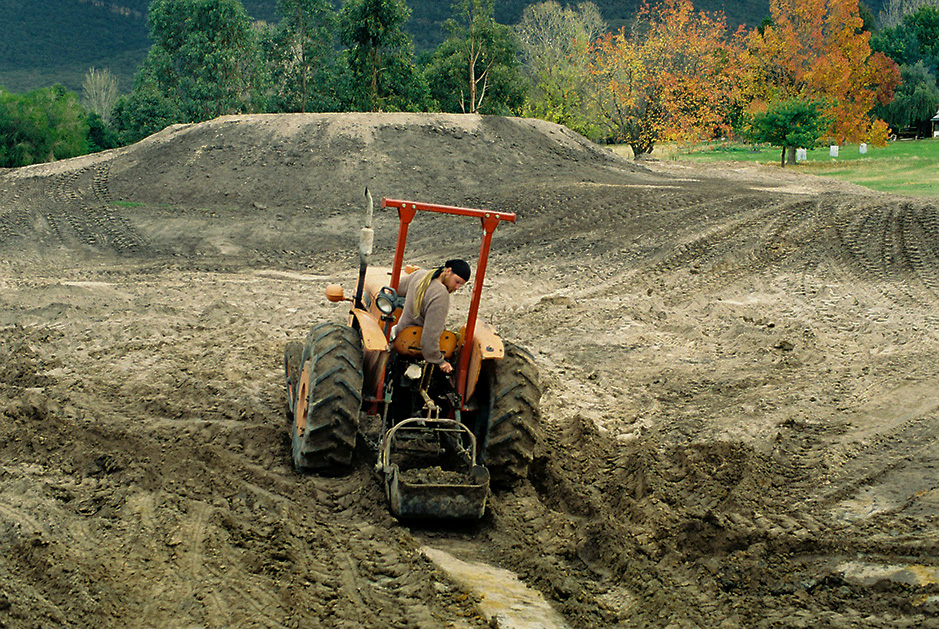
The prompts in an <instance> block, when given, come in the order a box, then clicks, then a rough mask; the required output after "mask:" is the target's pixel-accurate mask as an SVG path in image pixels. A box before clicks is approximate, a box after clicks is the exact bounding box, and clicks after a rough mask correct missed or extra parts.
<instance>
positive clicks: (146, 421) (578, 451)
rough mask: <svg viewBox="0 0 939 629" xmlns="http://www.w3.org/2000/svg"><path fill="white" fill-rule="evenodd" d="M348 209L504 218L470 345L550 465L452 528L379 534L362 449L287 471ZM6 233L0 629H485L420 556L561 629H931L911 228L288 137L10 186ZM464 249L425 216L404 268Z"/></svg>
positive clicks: (573, 146)
mask: <svg viewBox="0 0 939 629" xmlns="http://www.w3.org/2000/svg"><path fill="white" fill-rule="evenodd" d="M366 186H368V187H369V188H370V190H371V192H372V194H373V195H374V196H375V198H376V199H379V198H381V197H382V196H385V197H390V198H399V199H414V200H419V201H429V202H435V203H444V204H450V205H465V206H471V207H483V208H488V209H494V210H504V211H512V212H516V213H517V215H518V220H517V222H516V223H515V224H503V225H501V226H500V227H499V228H498V229H497V230H496V233H495V236H494V239H493V253H492V257H491V259H490V263H489V272H488V273H487V281H486V286H485V294H484V295H483V297H482V308H481V316H482V317H484V318H485V319H486V320H487V321H489V322H490V323H492V324H493V325H494V326H495V327H496V328H497V329H498V330H499V331H500V333H501V335H502V336H503V337H504V338H506V339H508V340H511V341H512V342H515V343H517V344H519V345H522V346H524V347H526V348H528V349H529V350H530V351H531V352H532V353H533V354H534V356H535V358H536V361H537V363H538V366H539V369H540V374H541V382H542V386H543V389H544V395H543V399H542V411H543V417H542V434H541V441H540V443H539V445H538V450H537V455H536V458H535V461H534V464H533V466H532V470H531V475H530V476H531V478H530V481H529V482H526V483H523V484H522V485H521V486H519V487H517V488H516V489H514V490H512V491H501V492H497V493H495V494H494V495H493V496H492V497H491V500H490V506H489V509H488V512H487V514H486V516H485V517H484V519H483V520H482V521H481V522H479V523H477V524H473V525H463V526H429V525H424V526H418V525H414V524H408V525H404V524H401V523H399V522H397V521H396V520H395V519H394V518H393V517H391V515H389V513H388V510H387V507H386V505H385V501H384V496H383V494H382V490H381V485H380V483H379V481H378V479H377V478H376V477H375V476H374V475H373V473H372V471H371V464H370V462H369V458H370V454H369V452H368V448H367V447H364V448H363V449H362V452H361V453H360V454H359V456H358V465H357V467H356V470H355V471H354V472H353V473H352V474H349V475H347V476H342V477H338V478H337V477H318V476H309V475H299V474H297V473H296V472H294V470H293V469H292V466H291V462H290V454H289V440H288V436H287V429H286V423H285V422H286V420H285V399H284V397H285V396H284V385H283V370H282V361H283V350H284V345H285V343H286V342H287V341H290V340H302V339H303V337H304V336H305V334H306V332H307V330H308V329H309V328H310V327H311V326H312V325H314V324H317V323H320V322H323V321H343V320H344V315H345V311H344V308H343V307H342V306H337V305H333V304H329V303H328V302H327V301H326V300H325V299H324V297H323V288H324V287H325V284H326V283H327V282H331V281H338V282H340V283H342V284H344V285H345V287H346V289H347V290H351V289H352V288H353V282H354V278H355V273H356V271H357V264H358V263H357V257H356V246H357V240H358V230H359V228H360V226H361V225H362V223H363V221H364V216H365V213H364V208H365V198H364V190H365V187H366ZM0 216H2V221H0V626H2V627H63V626H64V627H89V626H95V627H126V626H132V627H134V626H168V627H196V626H198V627H350V628H351V627H378V628H381V627H427V628H432V627H481V626H488V622H487V620H486V619H485V618H483V617H482V616H481V615H480V613H479V611H478V608H477V606H476V598H475V597H474V595H473V594H472V593H469V592H467V591H464V590H463V589H461V588H460V587H459V586H457V585H455V584H454V583H452V582H451V581H450V580H449V579H448V578H447V576H446V575H445V574H444V573H443V572H441V571H440V570H439V569H438V568H437V567H436V566H435V565H434V564H433V563H432V562H431V561H430V560H429V559H427V557H426V556H425V555H424V554H423V553H422V552H421V548H422V547H424V546H430V547H432V548H439V549H443V550H447V551H449V552H451V553H453V554H455V555H457V556H458V557H459V558H461V559H465V560H470V561H479V562H484V563H487V564H491V565H493V566H499V567H502V568H506V569H508V570H511V571H513V572H514V573H516V574H517V575H519V577H520V578H521V579H522V580H523V581H524V582H525V583H527V584H528V585H529V586H531V587H532V588H535V589H537V590H539V591H540V592H541V593H543V594H544V596H545V597H546V598H547V599H548V600H549V601H550V602H551V604H552V605H553V606H554V607H555V608H556V609H557V611H558V612H559V613H560V614H562V615H563V617H564V618H565V621H566V622H567V623H568V625H569V626H570V627H574V628H579V627H650V626H651V627H862V626H863V627H924V626H925V627H928V626H932V627H935V626H939V615H937V614H939V585H937V575H939V558H937V555H939V526H937V524H939V519H937V515H939V468H937V461H939V439H937V438H936V437H937V434H939V423H937V421H939V311H937V305H939V209H937V204H936V202H935V201H931V200H926V201H924V200H913V199H909V198H903V197H896V196H887V195H883V194H878V193H873V192H870V191H867V190H864V189H861V188H856V187H851V186H847V185H845V184H841V183H835V182H832V181H826V180H822V179H817V178H813V177H809V176H806V175H800V174H798V173H795V172H790V171H789V170H781V169H778V168H769V167H739V166H732V165H724V166H714V165H708V166H686V165H680V164H675V163H667V162H647V163H642V164H636V163H633V162H628V161H625V160H623V159H621V158H618V157H616V156H615V155H613V154H612V153H610V152H609V151H607V150H605V149H602V148H600V147H596V146H594V145H592V144H590V143H588V142H586V141H585V140H583V139H582V138H580V137H579V136H576V135H575V134H573V133H571V132H569V131H568V130H566V129H564V128H562V127H558V126H555V125H551V124H546V123H542V122H538V121H531V120H520V119H506V118H478V117H470V116H443V115H439V116H418V115H396V114H385V115H290V116H251V117H231V118H222V119H219V120H215V121H212V122H209V123H205V124H200V125H191V126H181V127H174V128H170V129H167V130H165V131H163V132H161V133H159V134H157V135H155V136H153V137H151V138H149V139H147V140H145V141H143V142H141V143H139V144H137V145H134V146H131V147H127V148H124V149H120V150H116V151H111V152H107V153H103V154H98V155H94V156H86V157H83V158H78V159H74V160H67V161H62V162H57V163H52V164H45V165H37V166H33V167H28V168H22V169H16V170H7V171H0ZM396 226H397V217H396V215H394V214H392V213H390V212H389V211H388V210H385V211H382V210H380V209H377V210H376V218H375V228H376V232H377V235H376V244H375V255H374V262H375V263H377V264H384V265H387V264H389V263H390V259H391V254H392V250H393V247H394V240H395V230H396ZM481 233H482V232H481V229H480V226H479V223H478V221H474V220H470V219H459V218H453V217H418V219H416V220H415V222H414V223H413V224H412V226H411V234H410V239H409V243H408V259H409V261H411V262H415V263H418V264H421V265H424V266H429V265H436V264H438V263H439V262H441V261H443V260H445V259H446V258H448V257H454V256H461V257H466V258H468V259H474V258H475V257H476V255H477V253H478V250H479V242H480V235H481ZM468 293H469V291H468V290H464V291H461V292H460V293H457V295H456V296H455V299H454V305H453V307H452V308H451V316H452V317H453V318H454V320H455V321H458V315H459V314H461V313H464V314H465V312H466V307H467V304H468V303H469V295H468Z"/></svg>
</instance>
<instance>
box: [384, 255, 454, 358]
mask: <svg viewBox="0 0 939 629" xmlns="http://www.w3.org/2000/svg"><path fill="white" fill-rule="evenodd" d="M470 272H471V271H470V265H469V264H468V263H467V262H466V261H465V260H459V259H454V260H447V262H446V263H444V265H443V266H442V267H439V268H437V269H436V270H433V271H432V270H418V271H414V272H413V273H411V274H410V275H407V276H405V277H403V278H402V279H401V284H400V285H399V286H398V294H399V295H403V296H404V307H403V308H402V311H401V318H400V320H399V321H398V325H396V326H395V328H394V330H393V331H392V335H393V336H394V335H396V334H397V332H398V331H399V330H404V329H405V328H408V327H410V326H418V327H422V328H423V333H422V335H421V354H422V355H423V357H424V360H425V361H427V362H428V363H430V364H433V365H436V366H437V367H438V368H439V369H440V371H442V372H443V373H445V374H448V373H450V372H451V371H453V365H451V364H450V363H449V362H447V360H446V358H444V355H443V352H442V351H441V350H440V343H439V339H440V335H441V334H443V331H444V326H445V325H446V322H447V313H448V312H449V310H450V294H451V293H455V292H456V291H458V290H459V289H460V288H461V287H462V286H463V285H464V284H465V283H466V282H467V281H468V280H469V278H470Z"/></svg>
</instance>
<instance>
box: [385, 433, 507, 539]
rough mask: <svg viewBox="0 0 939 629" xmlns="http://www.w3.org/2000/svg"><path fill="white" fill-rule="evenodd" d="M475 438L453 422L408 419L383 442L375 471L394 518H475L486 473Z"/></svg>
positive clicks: (486, 487) (483, 507) (482, 508)
mask: <svg viewBox="0 0 939 629" xmlns="http://www.w3.org/2000/svg"><path fill="white" fill-rule="evenodd" d="M475 461H476V438H475V436H474V435H473V432H472V431H471V430H470V429H469V428H467V427H466V426H464V425H463V424H461V423H460V422H459V421H457V420H455V419H439V418H423V417H412V418H410V419H405V420H403V421H401V422H399V423H398V424H396V425H395V426H393V427H392V428H391V429H390V430H388V432H387V433H385V438H384V440H383V441H382V448H381V452H380V454H379V460H378V466H377V467H378V470H379V471H380V472H381V473H382V474H384V477H385V495H386V496H387V497H388V503H389V505H390V508H391V513H392V515H394V516H395V517H396V518H398V519H410V518H414V519H418V518H436V519H450V518H453V519H477V520H478V519H479V518H481V517H482V516H483V513H485V511H486V498H487V497H488V496H489V470H488V469H486V467H485V466H483V465H477V464H476V463H475Z"/></svg>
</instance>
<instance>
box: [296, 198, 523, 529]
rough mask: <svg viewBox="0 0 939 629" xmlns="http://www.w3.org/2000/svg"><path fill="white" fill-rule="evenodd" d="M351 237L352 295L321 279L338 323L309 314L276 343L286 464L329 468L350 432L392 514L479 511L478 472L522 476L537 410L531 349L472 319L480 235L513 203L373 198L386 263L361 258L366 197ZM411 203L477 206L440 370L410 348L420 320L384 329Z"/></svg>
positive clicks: (485, 240)
mask: <svg viewBox="0 0 939 629" xmlns="http://www.w3.org/2000/svg"><path fill="white" fill-rule="evenodd" d="M366 196H367V197H368V214H367V220H366V224H365V227H363V228H362V230H361V237H360V243H359V276H358V281H357V285H356V288H355V294H354V296H352V297H346V295H345V293H344V291H343V289H342V287H341V286H338V285H330V286H328V287H327V288H326V297H327V299H328V300H329V301H331V302H345V303H350V311H349V317H348V319H347V321H346V323H345V324H339V323H321V324H319V325H316V326H314V327H313V329H312V330H311V331H310V333H309V334H308V335H307V337H306V341H305V342H303V343H301V342H299V341H293V342H290V343H288V344H287V348H286V350H285V354H284V365H285V372H286V377H287V397H288V407H289V413H288V414H289V418H290V434H291V442H292V447H293V462H294V466H295V467H296V469H297V470H298V471H301V472H317V473H324V474H341V473H344V472H347V471H349V470H350V469H351V468H352V466H353V456H354V454H355V450H356V442H357V440H359V441H360V443H363V444H365V445H366V446H369V448H370V449H371V450H372V451H373V452H374V453H375V455H376V457H377V462H376V465H375V469H376V471H377V472H378V473H379V474H380V475H381V476H382V477H383V478H384V485H385V493H386V496H387V498H388V501H389V505H390V509H391V512H392V513H393V514H394V515H395V516H396V517H399V518H434V517H438V518H479V517H482V515H483V513H484V511H485V507H486V500H487V497H488V494H489V491H490V484H492V485H493V486H495V487H507V486H511V485H512V484H514V483H515V482H517V481H519V480H521V479H523V478H525V477H527V475H528V469H529V466H530V465H531V461H532V457H533V450H534V446H535V442H536V435H537V430H538V423H539V419H540V416H539V415H540V411H539V403H540V399H541V390H540V388H539V384H538V371H537V368H536V366H535V363H534V361H533V359H532V357H531V355H530V354H529V353H528V352H527V351H525V350H523V349H521V348H520V347H517V346H515V345H513V344H512V343H509V342H505V341H503V340H502V339H501V338H499V336H498V335H497V333H496V331H495V330H494V329H493V328H492V326H490V325H488V324H487V323H485V322H483V321H480V320H479V319H478V312H479V303H480V297H481V294H482V289H483V280H484V278H485V273H486V264H487V262H488V258H489V249H490V245H491V241H492V235H493V232H494V231H495V229H496V227H497V226H498V225H499V223H500V222H502V221H508V222H514V221H515V214H513V213H509V212H493V211H487V210H479V209H473V208H463V207H453V206H446V205H434V204H429V203H417V202H412V201H399V200H393V199H382V203H381V206H382V208H394V209H396V210H397V212H398V219H399V225H398V240H397V245H396V247H395V254H394V260H393V264H392V267H391V268H390V269H389V268H382V267H370V266H369V258H370V256H371V252H372V242H373V239H374V232H373V230H372V228H371V220H372V211H373V210H372V201H371V196H369V195H368V191H367V190H366ZM418 212H437V213H443V214H449V215H455V216H465V217H472V218H477V219H479V220H480V222H481V224H482V231H483V234H482V244H481V247H480V253H479V260H478V261H477V263H476V268H475V274H474V275H475V277H474V280H473V281H474V283H473V289H472V296H471V300H470V306H469V312H468V315H467V318H466V322H465V323H464V324H463V326H462V327H461V328H460V329H459V330H456V331H450V330H447V331H445V332H444V333H443V335H442V336H441V338H440V343H441V350H442V351H443V352H444V355H445V357H446V359H447V360H448V361H449V362H450V363H451V364H453V365H454V369H453V371H452V372H451V373H450V374H443V373H442V372H440V371H439V370H437V369H435V367H434V365H432V364H428V363H426V362H425V361H424V360H423V358H422V356H421V351H420V333H421V330H420V328H406V329H405V330H402V331H400V332H399V333H398V334H397V335H396V336H395V337H394V338H393V339H392V338H391V334H392V332H391V330H392V327H393V326H394V325H395V324H396V323H397V321H398V318H399V316H400V314H401V307H402V305H403V303H404V298H403V296H399V295H398V294H397V289H398V286H399V282H400V280H401V278H402V277H404V275H405V274H407V273H409V272H413V270H414V269H413V268H412V267H407V268H405V267H404V265H403V260H404V248H405V243H406V241H407V234H408V226H409V225H410V223H411V221H412V220H413V219H414V218H415V216H416V215H417V214H418Z"/></svg>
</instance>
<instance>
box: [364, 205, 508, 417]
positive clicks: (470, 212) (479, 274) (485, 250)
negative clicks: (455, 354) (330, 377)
mask: <svg viewBox="0 0 939 629" xmlns="http://www.w3.org/2000/svg"><path fill="white" fill-rule="evenodd" d="M381 206H382V207H383V208H397V210H398V243H397V245H395V257H394V264H393V266H392V269H391V287H392V288H393V289H395V290H398V279H399V277H400V275H401V267H402V266H403V261H404V245H405V243H406V242H407V239H408V226H409V225H410V224H411V221H412V220H413V219H414V216H415V215H416V214H417V212H438V213H440V214H455V215H457V216H473V217H476V218H479V219H480V221H481V223H482V228H483V241H482V245H481V246H480V248H479V260H478V261H477V263H476V273H475V274H476V277H475V279H474V281H473V296H472V298H471V300H470V309H469V313H468V314H467V317H466V332H465V337H466V338H464V339H463V347H464V348H472V347H473V335H474V333H475V331H476V317H477V316H478V314H479V300H480V297H481V296H482V289H483V278H484V277H485V275H486V263H487V262H488V260H489V247H490V245H491V244H492V233H493V232H494V231H495V230H496V227H498V226H499V221H507V222H509V223H514V222H515V213H514V212H493V211H491V210H479V209H475V208H468V207H456V206H451V205H436V204H434V203H419V202H417V201H401V200H398V199H385V198H382V200H381ZM390 333H391V332H390V330H387V331H386V332H385V334H386V335H388V334H390ZM470 353H471V352H470V351H465V352H460V365H459V370H458V372H457V392H458V393H459V394H460V403H461V405H462V404H464V403H465V402H466V399H465V397H464V396H465V394H466V377H467V369H468V368H469V360H470Z"/></svg>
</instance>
